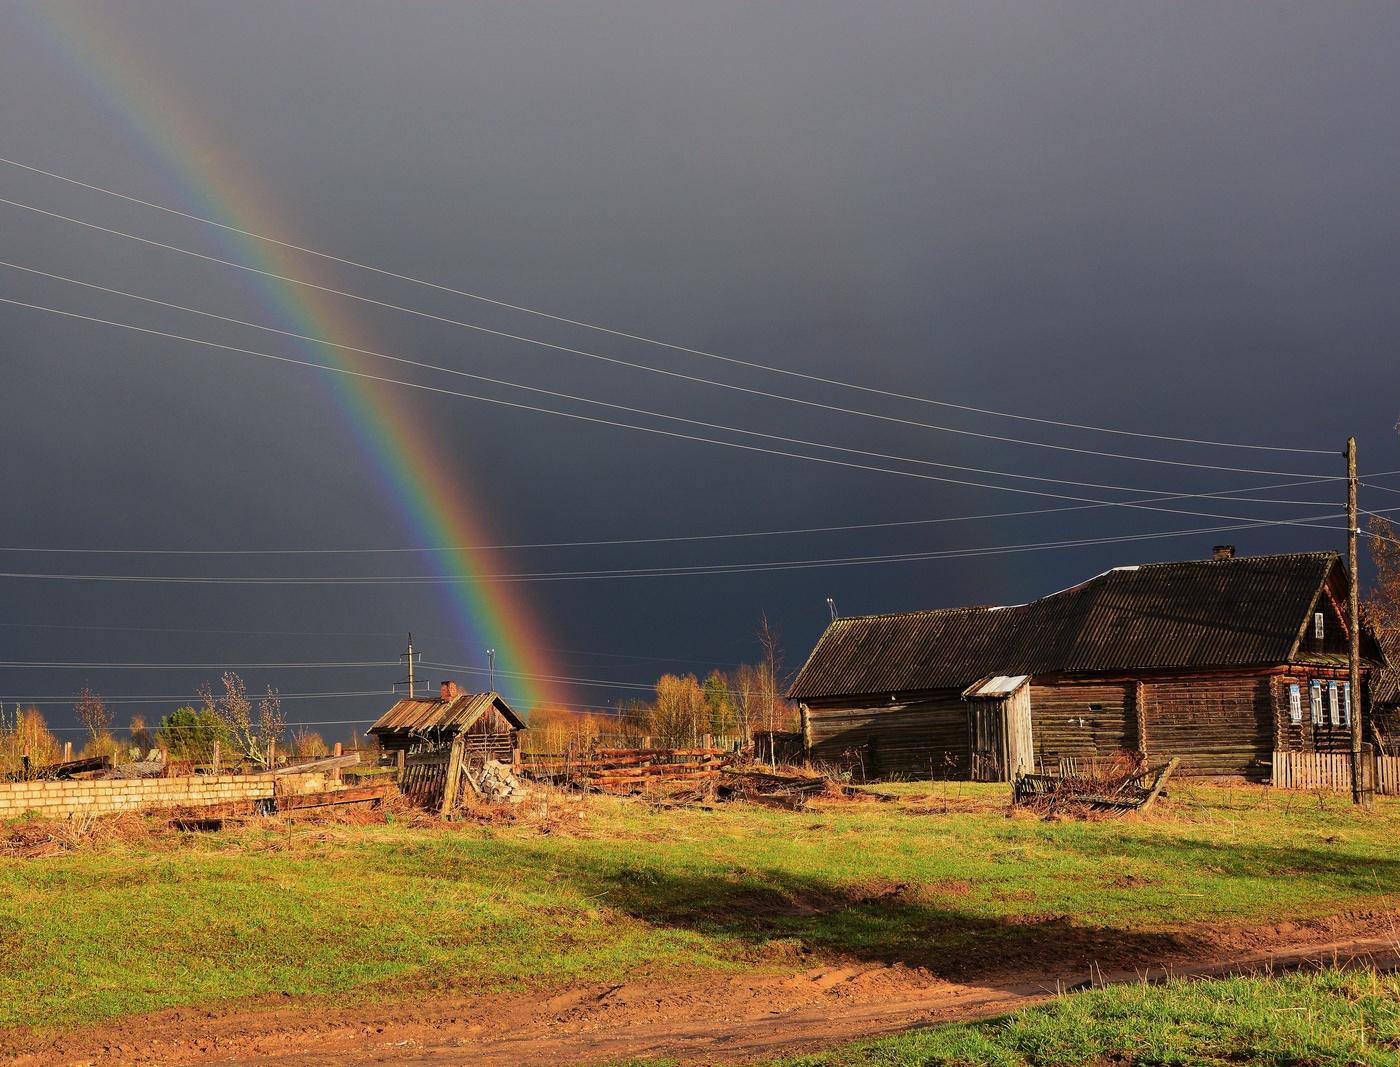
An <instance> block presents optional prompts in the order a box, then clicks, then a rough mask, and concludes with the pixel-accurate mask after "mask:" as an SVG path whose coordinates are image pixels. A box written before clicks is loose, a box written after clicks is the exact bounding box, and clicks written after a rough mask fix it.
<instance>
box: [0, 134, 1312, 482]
mask: <svg viewBox="0 0 1400 1067" xmlns="http://www.w3.org/2000/svg"><path fill="white" fill-rule="evenodd" d="M0 163H6V164H9V165H11V166H14V167H18V168H21V169H23V170H27V171H30V172H32V173H35V174H40V175H43V176H46V177H50V178H55V179H58V180H60V181H64V182H69V183H71V184H73V185H77V186H81V187H82V188H85V189H89V190H91V191H94V192H98V193H103V194H105V195H108V196H113V197H117V198H120V199H122V200H126V201H129V202H131V203H135V204H139V205H142V206H144V207H148V208H153V209H155V210H157V211H163V212H167V213H169V214H171V215H176V216H180V217H182V218H185V219H188V220H191V221H194V222H198V223H200V224H202V225H206V226H212V227H215V228H217V229H221V230H224V231H226V232H232V233H236V234H238V235H240V236H243V237H248V238H251V239H253V240H257V241H263V242H266V243H269V244H272V245H275V246H278V247H281V248H285V249H288V250H290V251H296V252H300V253H304V254H307V255H311V256H315V257H317V258H320V259H323V260H327V261H329V262H335V263H339V264H341V265H343V266H349V267H354V268H356V269H359V270H364V271H368V272H371V273H374V274H378V275H380V276H383V277H388V278H393V279H396V280H398V281H404V282H409V283H412V284H415V285H420V286H425V287H427V288H430V289H434V290H437V291H439V292H443V293H448V294H451V295H455V296H460V297H464V298H466V299H469V300H474V301H479V302H482V303H485V304H489V305H493V306H496V307H500V308H503V309H508V310H512V311H518V312H522V313H524V314H528V315H532V316H537V317H539V318H543V319H547V320H549V321H553V322H557V323H561V324H566V325H570V326H576V327H579V328H582V329H586V330H592V331H596V332H598V333H602V334H606V335H609V336H612V337H617V338H621V339H626V340H631V341H636V342H639V343H642V344H648V345H654V346H657V347H660V348H664V349H668V350H671V351H675V352H680V353H684V354H688V355H694V356H699V357H702V358H705V359H713V360H718V361H722V362H725V363H729V364H733V365H736V366H742V367H747V368H750V369H753V370H761V371H765V372H768V373H772V374H781V375H786V376H789V377H793V378H798V379H802V380H806V381H811V382H816V383H820V384H823V385H830V386H836V387H839V388H844V389H852V390H856V391H859V392H863V393H867V394H872V395H878V396H883V397H886V398H890V399H898V400H906V401H912V402H915V403H922V404H931V405H935V406H939V407H944V408H948V409H952V410H958V411H965V412H969V413H973V414H979V415H989V416H994V417H998V418H1005V419H1014V420H1018V421H1022V422H1029V423H1037V424H1040V425H1045V426H1056V427H1060V428H1065V429H1074V430H1085V431H1092V432H1096V433H1107V434H1116V435H1119V436H1125V437H1133V438H1139V439H1145V440H1157V441H1167V442H1172V443H1176V444H1192V445H1205V446H1211V447H1219V448H1242V449H1251V450H1258V451H1273V452H1289V453H1299V454H1307V455H1331V454H1332V453H1331V452H1330V451H1328V450H1325V449H1310V448H1297V447H1287V446H1277V445H1258V444H1247V443H1242V442H1233V441H1214V440H1208V439H1201V438H1188V437H1176V436H1171V435H1164V434H1151V433H1146V432H1143V431H1134V430H1121V429H1116V428H1111V427H1104V426H1093V425H1089V424H1085V423H1074V422H1067V421H1063V420H1056V419H1045V418H1038V417H1035V416H1029V415H1018V414H1013V413H1010V412H1004V411H996V410H993V409H990V408H981V407H975V406H972V405H965V404H956V403H952V402H949V401H941V400H933V399H931V398H928V397H921V396H916V395H912V394H905V393H900V392H896V391H893V390H886V389H879V388H876V387H873V386H864V385H858V384H856V383H852V382H846V381H841V380H839V379H834V378H826V377H823V376H820V375H813V374H808V373H805V372H802V371H794V370H790V369H787V368H783V367H774V366H771V365H768V364H763V363H758V362H755V361H750V360H743V359H738V358H736V357H732V356H724V355H720V354H718V353H714V352H709V351H706V350H704V349H699V348H692V347H689V346H686V345H678V344H674V343H671V342H667V341H661V340H658V339H655V338H651V337H647V336H645V335H641V334H635V333H629V332H627V331H625V330H618V329H613V328H610V327H605V326H599V325H597V324H594V323H590V322H586V321H583V320H580V319H573V318H569V317H567V316H563V315H556V314H552V313H550V312H545V311H540V310H538V309H535V308H530V307H526V306H524V305H520V304H513V303H510V302H507V301H503V300H498V299H495V298H492V297H487V296H484V295H482V294H479V293H473V292H469V291H466V290H462V289H456V288H453V287H451V286H447V285H442V284H439V283H437V282H430V281H427V280H425V279H422V278H416V277H413V276H412V275H408V274H403V273H399V272H396V271H391V270H386V269H384V268H380V267H374V266H371V265H369V264H366V263H362V262H359V261H356V260H352V259H348V258H345V257H341V256H336V255H332V254H330V253H326V252H321V251H318V250H316V249H312V248H308V247H305V246H302V245H296V244H293V243H291V242H288V241H282V240H278V239H277V238H273V237H268V236H266V235H264V234H259V233H256V232H254V231H251V230H246V229H242V228H240V227H236V226H232V225H229V224H227V223H223V222H218V221H216V220H214V219H210V218H206V217H204V216H200V215H195V214H192V213H190V212H185V211H180V210H178V209H176V208H171V207H168V206H166V205H163V204H157V203H154V202H152V201H149V200H143V199H140V198H138V197H134V196H130V195H127V194H125V193H119V192H116V191H114V190H111V189H106V188H103V187H102V186H98V185H93V184H90V183H87V182H83V181H80V180H78V179H76V178H70V177H67V176H66V175H62V174H57V173H55V172H53V171H48V170H44V169H42V168H39V167H34V166H30V165H28V164H24V163H20V162H18V161H17V160H12V159H8V158H5V157H0ZM5 202H7V203H10V201H5ZM15 206H18V207H23V208H26V209H28V210H42V209H35V208H30V207H29V205H24V204H18V203H16V205H15ZM57 217H60V218H66V217H65V216H57ZM67 221H70V222H77V223H78V224H79V225H92V224H89V223H83V222H80V221H79V220H74V219H68V220H67ZM99 228H100V227H99ZM123 236H130V235H126V234H123ZM133 239H135V240H140V238H133ZM175 250H176V251H186V250H184V249H178V248H177V249H175ZM190 254H196V253H190ZM229 265H231V266H236V267H240V268H241V267H242V265H240V264H229ZM249 269H251V268H249ZM287 280H292V279H287ZM343 295H348V294H343Z"/></svg>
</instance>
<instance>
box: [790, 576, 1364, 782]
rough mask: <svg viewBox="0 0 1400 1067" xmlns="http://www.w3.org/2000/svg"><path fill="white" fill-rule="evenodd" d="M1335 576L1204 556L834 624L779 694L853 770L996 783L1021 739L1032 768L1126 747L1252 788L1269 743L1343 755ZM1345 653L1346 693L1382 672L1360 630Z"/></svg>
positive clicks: (1347, 710)
mask: <svg viewBox="0 0 1400 1067" xmlns="http://www.w3.org/2000/svg"><path fill="white" fill-rule="evenodd" d="M1349 581H1350V577H1349V575H1348V573H1347V570H1346V566H1345V565H1344V564H1343V562H1342V560H1341V557H1340V556H1339V555H1338V554H1337V553H1335V552H1308V553H1292V554H1287V555H1274V556H1253V557H1238V558H1237V557H1235V556H1234V554H1233V549H1228V550H1225V549H1218V550H1217V553H1216V558H1214V559H1210V560H1200V561H1187V562H1180V563H1157V564H1147V565H1143V566H1133V567H1117V568H1114V569H1113V570H1111V571H1108V572H1106V573H1104V574H1101V575H1099V576H1097V577H1095V578H1092V579H1090V580H1089V581H1087V582H1084V583H1083V584H1081V585H1078V586H1075V587H1073V588H1071V589H1067V590H1064V591H1063V592H1059V593H1055V594H1052V595H1051V596H1048V597H1044V598H1042V599H1040V600H1037V601H1034V602H1032V603H1030V604H1022V605H1016V606H1012V607H982V608H951V609H943V610H937V611H921V612H905V613H902V614H896V615H870V616H863V617H856V618H838V619H835V620H833V621H832V623H831V625H830V626H829V627H828V628H827V630H826V632H825V633H824V634H823V635H822V637H821V639H820V641H818V643H817V646H816V648H815V649H814V650H813V652H812V655H811V656H810V657H809V659H808V660H807V663H806V664H805V665H804V666H803V668H802V670H801V671H800V672H799V673H798V675H797V678H796V679H795V680H794V682H793V685H792V687H791V689H790V690H789V693H788V696H789V698H790V699H793V700H797V701H799V702H800V703H801V705H802V715H803V730H804V735H805V737H806V739H807V744H808V754H809V757H810V758H811V759H813V760H815V761H819V762H829V763H836V764H841V765H844V766H847V767H849V768H851V769H852V771H853V772H854V773H857V774H860V775H863V776H864V777H867V778H876V777H891V776H908V777H914V778H921V779H933V780H938V779H967V778H972V777H976V778H990V779H992V780H1005V779H1007V778H1009V777H1011V776H1012V775H1014V774H1015V772H1016V769H1017V767H1018V766H1019V767H1021V768H1022V769H1032V768H1028V767H1026V766H1025V764H1026V762H1027V759H1028V757H1027V756H1026V755H1025V750H1026V748H1027V747H1028V748H1029V752H1030V756H1029V761H1030V762H1031V763H1032V764H1033V766H1034V769H1051V770H1059V769H1064V768H1080V767H1083V766H1084V765H1085V764H1086V763H1093V762H1096V761H1104V760H1109V759H1112V758H1114V757H1115V756H1117V755H1118V754H1119V753H1124V752H1129V753H1141V754H1143V755H1146V756H1148V757H1149V758H1151V759H1154V760H1165V759H1168V758H1170V757H1172V756H1177V757H1179V758H1180V759H1181V767H1180V770H1179V771H1178V772H1177V773H1178V774H1184V775H1194V776H1210V777H1220V776H1228V777H1240V778H1245V779H1249V780H1253V781H1262V780H1265V779H1267V778H1268V776H1269V774H1270V766H1271V762H1272V755H1273V752H1274V751H1275V750H1278V751H1285V752H1299V751H1303V752H1306V751H1318V752H1346V751H1349V750H1350V746H1351V729H1352V720H1353V715H1352V694H1351V691H1350V685H1349V683H1348V680H1347V678H1348V671H1347V631H1346V613H1345V610H1344V605H1345V604H1346V603H1347V596H1348V592H1349V590H1348V583H1349ZM1361 656H1362V663H1361V676H1362V688H1363V693H1362V694H1361V695H1362V697H1363V698H1364V697H1365V695H1366V694H1365V692H1364V691H1365V689H1366V687H1367V679H1368V678H1369V677H1370V676H1371V675H1372V673H1374V672H1380V671H1385V670H1386V669H1387V668H1388V663H1387V660H1386V658H1385V654H1384V652H1383V650H1382V648H1381V646H1380V644H1379V643H1378V641H1377V639H1376V636H1375V634H1374V633H1372V632H1371V631H1370V629H1369V628H1365V627H1364V624H1363V632H1362V635H1361ZM1013 683H1014V685H1013ZM1008 687H1011V688H1008ZM1003 689H1004V690H1006V691H1005V692H1002V690H1003ZM1013 697H1014V699H1012V698H1013ZM1027 700H1028V708H1027V707H1026V703H1027ZM998 717H999V718H998ZM1023 719H1024V720H1025V721H1024V722H1023V721H1022V720H1023ZM1026 734H1028V737H1027V736H1026ZM1370 739H1371V738H1369V737H1368V740H1370Z"/></svg>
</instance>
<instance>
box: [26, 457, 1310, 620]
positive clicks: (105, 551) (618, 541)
mask: <svg viewBox="0 0 1400 1067" xmlns="http://www.w3.org/2000/svg"><path fill="white" fill-rule="evenodd" d="M1320 480H1323V479H1317V478H1310V479H1307V480H1304V481H1293V482H1278V483H1275V484H1273V485H1265V486H1258V487H1256V488H1253V489H1235V490H1221V491H1219V492H1214V493H1168V494H1164V495H1162V496H1159V497H1150V498H1148V499H1147V500H1143V501H1137V503H1146V504H1151V503H1159V502H1163V501H1168V500H1225V501H1232V502H1236V503H1244V504H1288V505H1290V506H1295V507H1329V508H1330V507H1336V506H1337V502H1336V501H1335V500H1293V499H1283V498H1269V497H1252V496H1243V495H1240V494H1244V493H1255V492H1264V491H1266V490H1269V489H1283V488H1292V487H1295V486H1304V485H1314V484H1316V483H1317V482H1318V481H1320ZM1115 506H1117V505H1116V504H1115V503H1114V502H1113V501H1103V502H1100V503H1095V504H1075V505H1070V506H1068V507H1060V508H1033V509H1030V510H1023V511H998V512H989V513H983V514H978V515H947V516H942V517H939V518H933V519H897V520H893V521H890V522H862V523H850V524H846V525H839V526H808V527H802V528H795V529H786V530H745V531H737V532H732V533H716V534H679V535H676V536H670V537H621V538H610V539H603V540H594V541H538V542H526V543H519V544H503V545H455V546H447V547H439V548H54V547H51V546H29V547H26V546H21V545H0V552H13V553H20V554H50V555H78V556H112V555H116V556H342V555H366V556H368V555H432V554H438V553H443V552H463V551H467V550H469V549H476V550H481V549H486V550H490V551H505V550H514V549H539V548H598V547H613V546H623V545H656V544H680V543H685V542H691V541H726V540H737V539H745V538H759V537H787V536H795V535H801V534H814V533H847V532H854V531H857V530H884V529H898V528H901V527H908V526H931V525H936V524H940V523H947V522H974V521H983V520H987V519H1014V518H1025V517H1030V516H1039V515H1061V514H1066V513H1069V512H1074V511H1092V510H1094V509H1096V508H1106V507H1115ZM7 625H9V626H17V625H26V624H21V623H0V626H7ZM36 625H37V624H36ZM85 628H88V629H91V627H85ZM114 629H121V627H114ZM163 632H171V633H289V634H296V633H298V631H295V630H284V631H265V630H257V631H250V630H186V629H183V628H171V629H170V630H169V631H163ZM316 636H322V635H319V634H318V635H316ZM324 636H344V637H394V636H397V635H396V634H392V633H371V634H365V633H356V634H330V635H324Z"/></svg>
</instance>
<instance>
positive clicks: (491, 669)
mask: <svg viewBox="0 0 1400 1067" xmlns="http://www.w3.org/2000/svg"><path fill="white" fill-rule="evenodd" d="M486 673H487V674H489V675H490V676H491V692H493V693H494V692H495V691H496V650H495V649H494V648H488V649H487V650H486Z"/></svg>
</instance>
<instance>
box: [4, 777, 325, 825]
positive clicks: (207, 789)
mask: <svg viewBox="0 0 1400 1067" xmlns="http://www.w3.org/2000/svg"><path fill="white" fill-rule="evenodd" d="M313 780H314V781H313ZM328 786H331V784H330V783H327V782H326V781H325V776H324V775H317V774H288V775H278V776H277V777H276V778H274V777H273V776H272V775H266V774H259V775H238V774H218V775H213V774H210V775H192V776H190V777H185V778H133V779H112V780H109V781H100V782H99V781H51V782H3V783H0V821H3V820H5V819H15V818H18V817H19V816H21V815H23V814H25V812H29V811H34V812H38V813H39V814H40V815H42V816H44V817H46V818H60V819H61V818H66V817H68V816H70V815H110V814H114V813H116V812H121V811H147V810H150V809H154V808H202V807H212V806H214V805H217V804H230V803H235V802H238V801H250V800H265V799H267V798H269V797H271V796H273V795H274V791H275V792H276V794H278V795H285V794H287V793H314V792H320V791H322V790H324V789H326V788H327V787H328ZM331 787H333V786H331Z"/></svg>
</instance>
